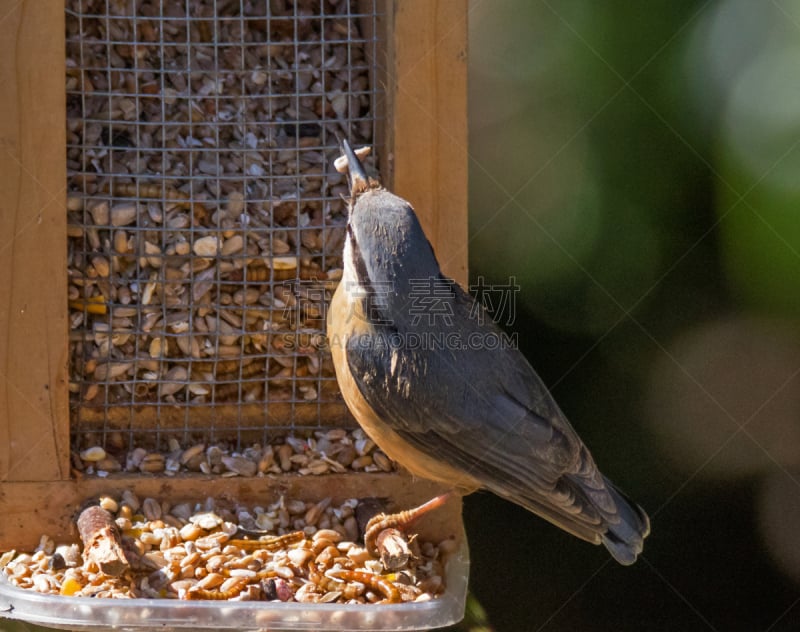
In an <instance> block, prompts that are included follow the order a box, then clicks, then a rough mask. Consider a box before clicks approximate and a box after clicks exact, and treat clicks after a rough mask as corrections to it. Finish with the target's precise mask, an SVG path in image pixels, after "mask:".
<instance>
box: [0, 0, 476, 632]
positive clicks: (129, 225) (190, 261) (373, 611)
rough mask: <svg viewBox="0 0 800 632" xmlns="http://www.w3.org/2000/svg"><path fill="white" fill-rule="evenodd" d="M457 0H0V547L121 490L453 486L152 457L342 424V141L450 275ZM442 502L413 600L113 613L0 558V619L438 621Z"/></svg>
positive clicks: (297, 624) (410, 497) (265, 495)
mask: <svg viewBox="0 0 800 632" xmlns="http://www.w3.org/2000/svg"><path fill="white" fill-rule="evenodd" d="M466 5H467V3H466V1H465V0H442V1H441V2H435V3H431V2H428V1H427V0H183V1H181V2H166V1H164V0H67V2H66V6H64V5H61V6H58V3H53V2H46V3H45V2H37V1H35V0H23V1H22V2H14V1H11V0H0V14H1V15H3V16H5V17H4V18H3V19H2V20H0V52H1V53H2V54H1V55H0V81H2V83H3V85H4V86H5V88H4V90H3V92H2V94H0V105H1V106H2V112H3V116H2V117H0V199H2V200H4V203H5V209H6V210H5V212H4V213H2V214H0V235H3V236H4V237H5V241H4V242H3V243H2V245H1V246H0V357H2V358H3V359H4V364H3V366H2V369H0V375H1V376H2V380H0V411H2V413H0V415H1V418H0V427H2V428H3V430H4V435H5V436H4V440H3V441H0V513H2V515H3V520H2V521H0V552H1V551H7V550H11V549H16V550H29V551H32V550H33V549H34V548H35V547H36V546H37V545H38V543H39V538H40V536H42V535H45V534H46V535H48V536H49V537H51V538H53V539H54V540H55V541H56V542H62V541H77V534H76V532H75V528H74V519H75V516H76V514H77V512H78V510H79V508H80V507H81V505H82V504H83V503H85V502H86V501H87V500H89V499H94V498H97V497H99V496H101V495H103V494H108V495H114V494H119V493H120V492H121V491H122V490H126V489H127V490H131V491H133V492H134V493H135V494H137V495H138V496H139V497H140V498H146V497H153V498H159V499H169V501H170V502H172V503H177V502H181V501H186V502H193V503H201V502H202V501H203V500H204V499H206V498H207V497H220V498H221V497H226V498H235V499H236V500H237V501H241V502H242V503H252V504H262V505H264V504H268V503H270V502H273V501H274V500H275V499H277V498H279V497H280V496H281V495H285V496H286V497H292V498H298V499H301V500H304V501H307V502H317V501H319V500H321V499H323V498H328V497H330V498H332V499H333V502H341V501H344V500H345V499H348V498H366V497H381V498H385V499H387V501H388V508H389V509H392V510H401V509H407V508H409V507H413V506H416V505H418V504H420V503H421V502H424V501H425V500H428V499H430V498H431V497H433V496H435V495H437V494H438V493H441V492H442V491H445V490H442V488H441V486H438V485H436V484H433V483H430V482H427V481H419V480H411V478H410V477H409V476H408V475H406V474H404V473H403V472H402V471H397V470H393V469H392V468H390V467H378V466H377V465H376V463H377V461H375V462H373V463H371V464H370V465H369V466H367V467H366V468H364V467H361V468H360V471H355V470H354V469H352V468H348V467H345V468H343V469H344V470H345V471H340V470H339V469H334V470H333V473H320V472H319V471H315V472H314V473H319V474H320V475H318V476H315V475H311V474H309V475H306V476H303V475H300V474H298V473H296V472H287V471H285V469H284V470H278V471H275V470H271V471H270V470H266V471H263V472H259V473H257V474H253V473H252V472H251V471H249V470H248V471H237V468H236V467H234V466H230V467H227V468H223V467H221V466H219V467H217V469H214V470H213V471H209V469H208V468H209V466H208V463H206V467H205V468H202V469H197V468H192V467H187V466H186V464H185V463H178V465H177V466H175V467H173V466H174V465H175V459H174V458H172V460H171V457H170V454H171V453H172V455H173V457H174V453H175V448H176V446H179V447H180V449H181V450H187V449H188V448H190V447H192V446H196V445H199V444H203V445H205V446H212V445H222V446H225V449H226V450H227V451H228V452H226V454H229V455H230V456H231V457H233V455H234V453H235V454H236V455H238V454H240V453H241V452H242V451H244V450H246V449H247V448H248V447H251V446H254V445H258V446H260V447H262V448H263V447H264V446H266V445H268V444H271V443H274V442H276V441H277V442H279V443H280V442H281V441H284V440H285V437H287V436H288V437H313V436H314V433H320V432H324V431H326V430H329V429H332V428H345V429H348V428H349V429H352V428H355V427H356V424H355V422H354V420H353V419H352V417H351V416H350V414H349V412H348V411H347V408H346V406H345V405H344V403H343V400H342V398H341V395H340V393H339V391H338V386H337V384H336V380H335V376H334V374H333V368H332V364H331V360H330V353H329V351H328V350H327V348H326V345H325V336H324V328H325V309H326V307H327V303H328V301H329V300H330V298H331V296H332V294H333V291H334V289H335V287H336V283H337V282H338V279H339V278H340V271H341V266H342V264H341V255H342V253H341V248H342V241H343V237H344V228H345V225H346V204H345V202H344V200H343V199H342V196H343V195H346V194H347V186H346V181H345V179H344V177H343V176H342V175H341V174H338V173H336V171H335V169H334V168H333V160H334V158H336V157H337V156H338V155H339V150H338V139H339V138H347V139H348V140H349V141H350V142H351V143H352V144H353V145H354V146H359V145H370V146H372V147H373V148H374V150H373V156H371V157H370V159H369V160H368V163H369V166H370V167H371V168H374V169H375V170H376V171H377V172H378V173H380V176H381V179H382V181H383V182H384V183H385V185H386V186H387V187H388V188H389V189H390V190H392V191H393V192H395V193H397V194H398V195H401V196H403V197H405V198H406V199H408V200H410V201H411V202H412V203H413V204H414V207H415V209H416V211H417V214H418V216H419V217H420V220H421V222H422V224H423V226H424V228H425V231H426V233H427V235H428V237H429V238H430V240H431V242H432V244H433V245H434V248H435V249H436V252H437V255H438V258H439V261H440V263H441V264H442V268H443V271H444V272H445V274H447V275H449V276H451V277H453V278H455V279H456V280H457V281H458V282H460V283H462V284H463V283H465V282H466V280H467V273H466V264H467V252H466V247H465V244H466V243H467V217H466V212H467V203H466V191H467V186H466V173H467V170H466V159H467V153H466V144H467V133H466V91H465V87H466V26H467V25H466V14H467V6H466ZM65 73H66V81H65ZM92 451H94V452H92ZM375 454H377V452H375ZM100 455H101V458H99V459H98V458H96V457H98V456H100ZM82 457H83V458H82ZM89 457H91V458H89ZM376 458H377V457H376ZM309 469H310V468H309ZM322 469H324V467H323V468H322ZM365 469H366V471H364V470H365ZM385 469H389V470H392V471H384V470H385ZM460 514H461V505H460V500H452V501H450V502H448V504H447V505H446V506H445V507H444V508H442V509H441V510H438V511H437V515H436V516H434V515H431V517H430V518H428V517H426V518H425V519H423V520H422V521H421V522H420V524H419V525H418V530H419V532H420V534H421V536H422V537H427V538H429V539H430V540H432V541H438V540H442V539H444V538H447V537H455V538H456V539H457V541H458V543H459V548H458V551H457V553H456V554H455V555H454V556H453V558H452V559H451V560H450V562H449V564H448V567H447V569H446V582H447V586H446V590H445V592H444V594H443V595H442V596H440V597H438V598H436V599H433V600H431V601H429V602H424V603H413V602H412V603H402V604H389V605H375V606H373V605H338V604H298V603H273V602H269V603H265V602H214V603H202V602H183V601H176V600H166V599H165V600H150V599H135V600H130V601H126V602H125V603H121V602H120V600H110V599H109V600H104V599H94V600H88V599H82V598H73V597H60V596H52V595H43V594H39V593H35V592H33V591H31V590H22V589H19V588H16V587H13V586H11V585H10V584H9V583H8V581H6V579H5V577H4V575H3V573H0V616H8V617H14V618H22V619H25V620H29V621H35V622H39V623H43V624H46V625H50V626H58V625H62V626H64V627H68V628H70V629H98V628H106V627H108V626H110V625H116V626H120V628H121V629H137V630H140V629H145V628H156V629H159V630H161V629H170V628H176V629H177V628H180V627H189V628H193V629H202V628H208V629H234V628H236V629H248V628H266V627H269V629H371V630H379V629H386V630H389V629H398V630H399V629H427V628H431V627H436V626H442V625H447V624H448V623H452V622H455V621H457V620H459V619H460V618H461V616H462V615H463V608H464V600H465V594H466V575H467V568H468V555H467V549H466V541H465V538H464V533H463V525H462V522H461V515H460ZM415 530H417V525H415Z"/></svg>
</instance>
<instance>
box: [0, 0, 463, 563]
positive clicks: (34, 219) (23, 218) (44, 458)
mask: <svg viewBox="0 0 800 632" xmlns="http://www.w3.org/2000/svg"><path fill="white" fill-rule="evenodd" d="M466 14H467V2H466V0H440V1H438V2H429V1H428V0H385V2H384V3H383V6H382V11H381V17H380V20H379V23H378V28H379V29H380V30H381V32H382V33H383V37H382V40H381V41H382V43H383V45H384V46H385V48H384V49H383V50H382V51H381V56H382V57H383V60H379V64H378V65H379V67H381V68H383V69H384V72H383V73H382V74H383V75H384V77H383V81H384V86H385V92H386V104H385V106H386V107H385V110H386V118H385V122H386V124H385V126H384V129H383V130H382V131H383V133H384V134H385V138H384V140H385V143H384V147H385V153H384V155H383V156H382V163H381V164H382V165H384V169H383V171H384V173H383V177H384V180H386V181H387V182H388V184H389V186H390V187H391V188H392V189H393V190H394V191H395V192H397V193H398V194H399V195H402V196H404V197H406V198H407V199H409V200H411V201H412V203H413V204H414V207H415V209H416V210H417V213H418V214H419V216H420V219H421V221H422V222H423V224H424V226H425V228H426V230H427V232H428V235H429V237H430V238H431V241H432V243H433V244H434V247H435V248H436V251H437V254H438V256H439V260H440V262H441V264H442V267H443V269H444V271H445V272H446V273H447V274H449V275H450V276H452V277H454V278H455V279H456V280H457V281H459V282H461V283H465V282H466V278H467V248H466V245H467V204H466V195H467V150H466V146H467V119H466V38H467V24H466ZM64 67H65V46H64V7H63V3H61V2H41V1H40V0H21V1H20V0H0V85H3V86H4V88H3V90H2V91H0V200H2V210H0V516H2V517H3V518H2V520H0V550H4V549H8V548H12V547H16V548H20V547H24V548H31V547H33V546H35V545H36V544H37V543H38V538H39V535H40V534H42V533H45V532H47V533H49V534H51V535H55V536H59V535H66V534H67V533H69V525H70V524H71V519H72V515H73V513H74V511H75V509H76V508H77V506H78V504H79V503H80V502H81V501H82V500H83V499H84V498H86V497H91V496H93V495H97V494H98V493H101V492H103V491H111V490H117V491H118V490H121V489H125V488H132V489H134V490H135V491H136V492H137V493H140V494H143V495H148V494H155V495H161V496H164V495H167V494H168V495H169V497H170V498H172V499H175V500H177V499H179V498H184V499H187V498H202V497H205V496H208V495H214V494H223V493H228V494H233V495H235V494H238V495H240V496H241V497H242V498H243V499H248V498H252V499H254V498H255V497H263V496H264V495H267V496H273V495H275V494H276V493H278V492H280V491H289V492H291V493H293V494H296V495H298V496H300V497H307V498H312V497H314V496H316V497H323V496H325V495H333V496H335V497H339V498H345V497H348V496H352V495H358V494H362V495H374V493H375V490H376V489H379V490H381V493H385V494H386V495H389V496H391V497H392V498H393V499H394V501H395V502H396V503H398V504H410V503H412V502H416V501H419V500H425V499H426V498H429V497H430V495H432V494H433V493H434V492H435V491H436V489H438V488H437V487H436V486H435V485H434V484H432V483H427V482H419V484H418V485H417V484H415V485H414V486H413V488H412V486H409V485H408V480H406V477H405V476H402V475H387V474H372V475H367V474H365V475H360V474H359V475H347V476H344V475H342V476H335V475H328V476H326V477H320V478H316V477H315V478H312V477H297V476H283V477H275V478H258V479H257V478H254V479H240V478H237V479H219V478H217V479H209V478H206V477H202V476H199V475H198V476H180V477H171V478H170V477H143V476H130V475H118V476H112V477H109V478H107V479H94V478H93V479H88V478H86V479H76V478H73V477H71V474H70V445H69V409H68V399H69V398H68V391H67V386H68V367H67V339H68V325H67V284H66V283H65V282H63V283H62V282H60V280H61V279H66V212H65V208H66V181H67V180H66V160H65V147H66V132H65V120H66V113H65V104H66V95H65V82H64ZM451 505H452V507H451V510H450V512H449V514H448V515H449V516H450V517H451V519H452V520H458V513H459V511H460V503H451Z"/></svg>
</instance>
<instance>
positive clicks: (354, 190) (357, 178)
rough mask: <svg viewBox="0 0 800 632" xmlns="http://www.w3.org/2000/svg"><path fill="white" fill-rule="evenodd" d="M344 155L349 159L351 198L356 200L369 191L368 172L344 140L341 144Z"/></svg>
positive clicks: (348, 170)
mask: <svg viewBox="0 0 800 632" xmlns="http://www.w3.org/2000/svg"><path fill="white" fill-rule="evenodd" d="M340 145H341V150H342V153H343V154H344V155H345V158H347V172H348V174H349V179H350V196H351V197H353V198H355V197H356V196H357V195H358V194H360V193H363V192H364V191H366V190H367V189H369V178H368V177H367V172H366V171H365V170H364V165H362V164H361V161H360V160H359V159H358V156H356V152H354V151H353V149H352V147H350V143H348V142H347V141H346V140H344V139H342V141H341V143H340Z"/></svg>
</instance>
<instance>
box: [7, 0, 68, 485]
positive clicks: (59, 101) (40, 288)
mask: <svg viewBox="0 0 800 632" xmlns="http://www.w3.org/2000/svg"><path fill="white" fill-rule="evenodd" d="M64 56H65V48H64V4H63V2H40V1H39V0H23V1H21V2H20V1H18V0H0V85H2V86H3V88H2V90H0V200H2V212H0V481H6V480H15V481H26V480H27V481H48V480H58V479H64V478H67V477H68V476H69V411H68V393H67V380H68V377H67V336H68V329H67V307H66V305H67V284H66V244H67V237H66V182H67V176H66V124H65V121H66V113H65V112H66V110H65V108H66V97H65V90H66V88H65V81H64V68H65V66H64V63H65V60H64Z"/></svg>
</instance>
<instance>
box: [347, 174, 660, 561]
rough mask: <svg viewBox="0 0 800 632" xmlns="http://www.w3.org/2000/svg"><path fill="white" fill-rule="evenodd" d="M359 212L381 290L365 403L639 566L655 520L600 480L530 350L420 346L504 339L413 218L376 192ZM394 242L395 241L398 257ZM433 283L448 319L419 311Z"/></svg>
mask: <svg viewBox="0 0 800 632" xmlns="http://www.w3.org/2000/svg"><path fill="white" fill-rule="evenodd" d="M351 213H352V214H351V221H350V223H349V227H350V228H349V230H351V234H350V236H349V238H350V239H351V240H352V244H351V247H352V248H353V249H354V252H355V256H356V257H357V258H358V262H357V267H358V268H359V276H361V277H363V278H361V279H360V282H362V283H363V284H366V285H367V286H368V289H369V290H370V291H371V292H372V298H371V299H365V300H372V301H373V305H372V306H371V308H372V311H371V312H369V313H370V314H372V315H373V316H374V318H373V321H374V322H373V323H372V326H371V328H370V333H368V334H362V335H361V336H360V337H352V338H350V340H349V341H348V345H347V361H348V364H349V368H350V371H351V373H352V375H353V377H354V379H355V381H356V384H357V385H358V388H359V390H360V391H361V394H362V396H363V397H364V398H365V400H366V401H367V402H368V403H369V404H370V406H371V407H372V408H373V409H374V410H375V412H376V413H377V414H378V415H379V416H380V417H381V418H382V419H384V421H386V422H388V423H390V424H391V426H392V428H393V430H394V431H395V432H397V433H398V434H399V435H400V436H401V437H402V438H404V439H405V440H406V441H408V442H409V443H410V444H411V445H413V446H414V447H416V448H417V449H419V450H421V451H422V452H424V453H426V454H428V455H430V456H434V457H437V458H440V459H441V460H443V461H445V462H447V463H449V464H451V465H454V466H456V467H458V468H460V469H461V470H463V471H465V472H467V473H469V474H470V475H471V476H473V477H474V478H475V479H477V480H479V481H480V482H481V483H482V484H483V485H484V487H486V488H487V489H489V490H491V491H493V492H495V493H497V494H498V495H500V496H503V497H505V498H508V499H509V500H511V501H513V502H515V503H518V504H520V505H522V506H523V507H525V508H527V509H529V510H530V511H533V512H534V513H536V514H538V515H540V516H542V517H543V518H545V519H547V520H549V521H551V522H553V523H555V524H556V525H558V526H560V527H561V528H563V529H565V530H567V531H569V532H570V533H573V534H574V535H576V536H578V537H580V538H583V539H584V540H587V541H589V542H593V543H595V544H600V543H601V542H602V543H604V544H605V546H606V547H607V548H608V549H609V551H610V552H611V553H612V555H613V556H614V557H615V558H616V559H617V560H618V561H619V562H621V563H623V564H630V563H632V562H633V561H635V559H636V556H637V555H638V554H639V553H640V552H641V550H642V542H643V540H644V538H645V537H646V536H647V534H648V532H649V521H648V518H647V516H646V514H645V513H644V511H643V510H642V509H641V508H640V507H638V506H637V505H635V504H634V503H632V502H631V501H629V500H628V499H627V498H626V497H625V496H624V495H623V494H622V493H621V492H620V491H619V490H617V489H616V488H615V487H614V486H613V485H612V484H611V483H610V482H609V481H608V480H607V479H605V477H603V476H602V474H601V473H600V472H599V471H598V469H597V467H596V465H595V463H594V460H593V459H592V456H591V454H590V453H589V451H588V449H587V448H586V446H585V445H584V444H583V443H582V441H581V440H580V438H579V437H578V435H577V434H576V433H575V431H574V430H573V428H572V426H571V425H570V424H569V422H568V421H567V419H566V417H565V416H564V415H563V413H562V412H561V410H560V409H559V408H558V406H557V405H556V403H555V401H554V400H553V399H552V397H551V396H550V394H549V392H548V391H547V389H546V387H545V386H544V384H543V382H542V381H541V379H540V378H539V377H538V375H537V374H536V373H535V371H534V370H533V368H532V367H531V365H530V364H529V363H528V361H527V360H526V359H525V357H524V356H523V355H522V353H520V352H519V351H518V350H516V349H513V348H505V349H497V348H488V347H487V346H485V345H484V346H481V345H472V346H469V345H464V346H458V345H452V344H450V345H445V346H444V347H443V348H431V346H430V345H429V346H427V347H426V346H425V345H424V344H422V345H417V347H416V348H415V346H414V345H411V344H409V341H411V340H414V341H416V342H418V343H419V342H426V341H427V342H431V340H433V339H432V338H431V336H434V335H441V334H442V333H445V334H447V335H449V336H450V338H449V340H450V341H451V342H452V341H455V340H458V341H461V342H465V343H466V342H467V341H470V340H472V341H479V340H481V339H482V337H483V339H485V337H487V336H491V337H494V339H495V340H499V339H502V335H503V334H502V331H501V330H500V329H499V328H498V327H497V326H496V325H495V324H494V322H493V321H492V319H491V318H490V317H489V316H488V315H487V314H485V313H484V312H483V311H482V307H480V306H479V305H475V303H474V301H473V299H472V297H470V296H469V295H468V294H467V293H466V292H464V291H463V290H462V289H461V288H460V287H459V286H458V285H457V284H456V283H455V282H453V281H452V280H450V279H448V278H446V277H444V276H442V275H441V272H440V270H439V265H438V262H437V261H436V257H435V255H434V252H433V249H432V248H431V246H430V244H429V243H428V241H427V239H426V238H425V235H424V233H423V231H422V228H421V226H420V224H419V221H418V220H417V218H416V215H415V214H414V212H413V209H412V208H411V207H410V206H409V205H408V203H407V202H405V201H404V200H402V199H401V198H399V197H397V196H394V195H392V194H390V193H388V192H386V191H384V190H371V191H367V192H365V193H363V194H362V195H360V196H359V198H358V200H357V201H356V204H355V205H354V207H353V208H352V211H351ZM386 244H393V247H392V250H391V251H387V249H386ZM420 244H424V247H420ZM361 253H370V257H369V258H367V257H364V256H362V254H361ZM423 283H431V284H432V285H431V287H433V286H434V285H435V287H436V288H438V290H437V293H436V303H437V305H438V307H439V312H440V317H439V318H438V319H437V318H433V319H431V318H429V315H427V314H420V310H419V305H418V304H416V303H418V301H416V303H415V291H416V290H418V288H419V286H420V284H423ZM415 284H416V287H415ZM447 315H449V316H450V317H449V318H442V316H447Z"/></svg>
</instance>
